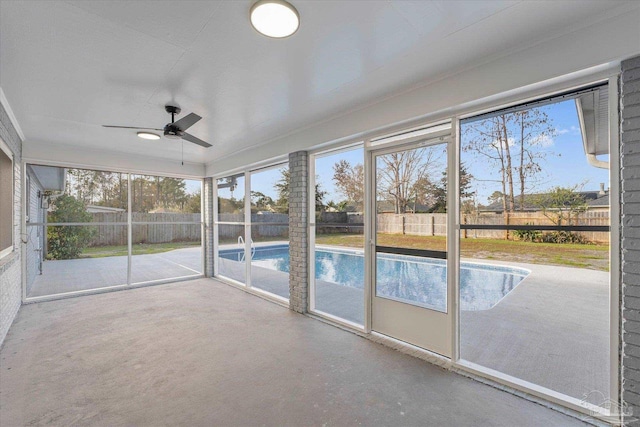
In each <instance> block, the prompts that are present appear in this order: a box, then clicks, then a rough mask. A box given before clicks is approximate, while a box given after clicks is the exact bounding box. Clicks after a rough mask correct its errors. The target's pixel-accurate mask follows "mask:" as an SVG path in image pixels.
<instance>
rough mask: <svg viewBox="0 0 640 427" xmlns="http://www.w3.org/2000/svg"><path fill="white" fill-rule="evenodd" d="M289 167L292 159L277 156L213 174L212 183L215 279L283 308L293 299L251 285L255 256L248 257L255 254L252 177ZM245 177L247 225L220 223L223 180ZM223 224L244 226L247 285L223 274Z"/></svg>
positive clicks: (245, 221)
mask: <svg viewBox="0 0 640 427" xmlns="http://www.w3.org/2000/svg"><path fill="white" fill-rule="evenodd" d="M285 165H286V166H287V168H288V167H289V163H288V157H283V156H281V157H277V158H273V159H271V160H269V161H265V162H259V163H255V164H252V165H248V166H245V167H242V168H236V169H232V170H229V171H226V172H223V173H219V174H216V175H213V176H212V177H211V180H212V184H211V186H212V200H213V221H212V223H213V230H214V232H213V235H214V242H213V268H214V270H213V277H214V278H216V279H218V280H220V281H222V282H224V283H227V284H229V285H231V286H234V287H236V288H238V289H242V290H243V291H245V292H247V293H250V294H253V295H256V296H259V297H261V298H264V299H266V300H269V301H272V302H274V303H276V304H279V305H282V306H284V307H289V299H288V298H283V297H281V296H279V295H276V294H272V293H271V292H267V291H264V290H262V289H260V288H256V287H255V286H252V285H251V257H247V256H246V254H250V253H251V225H252V224H251V177H252V175H254V174H255V173H259V172H261V171H264V170H267V169H273V168H277V167H282V166H285ZM240 174H242V176H243V177H244V190H245V197H244V221H243V222H229V221H219V220H218V214H219V212H218V180H219V179H221V178H226V177H229V176H233V175H240ZM221 224H226V225H237V226H241V225H242V226H244V242H245V283H242V282H240V281H238V280H234V279H232V278H230V277H227V276H224V275H222V274H220V268H219V266H220V262H219V260H220V257H219V233H218V226H219V225H221Z"/></svg>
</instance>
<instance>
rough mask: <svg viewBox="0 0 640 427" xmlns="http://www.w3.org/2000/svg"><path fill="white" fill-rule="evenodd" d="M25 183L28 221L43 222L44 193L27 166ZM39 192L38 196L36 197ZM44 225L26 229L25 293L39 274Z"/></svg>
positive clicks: (29, 289)
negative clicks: (27, 199) (27, 200)
mask: <svg viewBox="0 0 640 427" xmlns="http://www.w3.org/2000/svg"><path fill="white" fill-rule="evenodd" d="M25 185H28V186H29V191H28V192H27V197H29V203H28V204H27V207H26V212H27V216H28V220H27V221H28V222H27V224H28V223H30V222H31V223H43V222H44V212H45V211H44V209H42V208H41V206H42V205H41V200H42V199H41V197H42V194H44V191H43V190H42V187H41V186H40V185H39V183H38V180H37V179H36V178H35V176H33V175H32V174H31V172H30V171H29V168H27V182H26V183H25ZM38 192H40V197H38ZM44 233H45V230H44V227H42V226H32V227H27V229H26V239H25V240H26V242H27V243H26V246H27V248H26V258H27V263H26V264H27V271H26V274H27V282H26V286H27V295H28V294H29V291H31V285H32V284H33V281H34V280H35V278H36V276H37V275H38V274H40V266H41V262H42V254H43V250H44Z"/></svg>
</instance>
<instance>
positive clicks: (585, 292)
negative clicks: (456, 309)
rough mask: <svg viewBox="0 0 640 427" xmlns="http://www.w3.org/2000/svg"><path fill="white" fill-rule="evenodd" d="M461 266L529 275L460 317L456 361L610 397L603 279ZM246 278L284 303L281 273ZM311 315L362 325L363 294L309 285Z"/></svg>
mask: <svg viewBox="0 0 640 427" xmlns="http://www.w3.org/2000/svg"><path fill="white" fill-rule="evenodd" d="M220 261H221V263H222V264H221V271H223V272H224V273H226V275H227V277H230V278H233V279H236V280H238V279H239V278H240V277H242V280H244V276H242V275H241V274H242V272H243V271H244V269H243V268H242V267H243V266H242V265H238V264H239V263H237V262H234V261H230V260H222V259H221V260H220ZM461 261H462V262H473V263H477V264H486V265H502V266H509V267H519V268H525V269H527V270H530V271H531V274H529V275H528V276H527V277H526V278H525V279H524V280H523V281H522V282H521V283H520V284H519V285H518V286H516V287H515V288H514V289H513V290H511V291H510V292H509V293H508V294H507V295H506V296H505V297H504V298H502V299H501V300H500V301H499V302H498V303H497V304H496V305H495V306H494V307H493V308H491V309H488V310H479V311H465V310H462V311H461V313H460V354H461V358H462V359H464V360H466V361H469V362H472V363H475V364H477V365H480V366H483V367H486V368H490V369H493V370H495V371H498V372H502V373H505V374H507V375H511V376H513V377H516V378H519V379H522V380H525V381H528V382H530V383H533V384H537V385H541V386H543V387H546V388H549V389H551V390H554V391H557V392H560V393H562V394H565V395H568V396H571V397H573V398H576V399H578V400H582V399H585V401H587V402H589V403H592V404H596V405H597V404H601V403H602V399H603V396H605V397H608V396H609V371H608V366H609V273H607V272H602V271H595V270H587V269H582V268H571V267H559V266H549V265H539V264H525V263H510V262H504V261H494V260H491V261H489V260H479V259H462V260H461ZM252 272H253V273H252V276H254V277H255V276H258V277H260V280H259V283H257V284H255V283H254V286H255V287H258V288H260V289H262V290H265V291H267V292H271V293H273V294H276V295H279V296H283V297H285V298H286V297H287V296H288V292H289V289H288V286H289V285H288V275H287V274H286V273H283V272H279V271H273V270H267V269H264V268H260V267H255V266H253V267H252ZM315 307H316V310H319V311H322V312H325V313H328V314H330V315H333V316H337V317H340V318H343V319H346V320H349V321H351V322H354V323H358V324H362V323H363V319H364V292H363V291H362V290H361V289H356V288H351V287H346V286H340V285H336V284H334V283H330V282H324V281H316V301H315ZM586 307H588V309H586ZM600 393H602V394H600Z"/></svg>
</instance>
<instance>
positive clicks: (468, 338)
mask: <svg viewBox="0 0 640 427" xmlns="http://www.w3.org/2000/svg"><path fill="white" fill-rule="evenodd" d="M491 263H492V264H506V263H500V262H495V261H491ZM510 265H515V264H513V263H511V264H510ZM517 266H518V267H523V268H527V269H529V270H531V274H530V275H529V276H527V277H526V278H525V279H524V280H523V281H522V283H520V284H519V285H518V286H517V287H516V288H515V289H514V290H512V291H511V292H509V293H508V294H507V295H506V296H505V297H504V298H503V299H502V300H501V301H500V302H499V303H498V304H497V305H496V306H495V307H493V308H491V309H490V310H479V311H461V312H460V357H461V358H462V359H466V360H468V361H471V362H474V363H477V364H479V365H482V366H485V367H488V368H492V369H495V370H496V371H500V372H503V373H505V374H509V375H512V376H514V377H517V378H521V379H523V380H526V381H529V382H531V383H534V384H539V385H542V386H544V387H547V388H549V389H551V390H555V391H559V392H561V393H563V394H566V395H568V396H571V397H575V398H577V399H579V400H582V399H585V400H586V401H588V402H589V403H593V404H595V405H602V404H603V403H604V402H603V396H604V397H609V395H610V393H609V369H608V367H609V357H610V353H609V273H607V272H603V271H594V270H587V269H584V268H569V267H558V266H548V265H534V264H523V263H518V264H517Z"/></svg>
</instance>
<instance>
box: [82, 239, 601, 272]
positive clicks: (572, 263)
mask: <svg viewBox="0 0 640 427" xmlns="http://www.w3.org/2000/svg"><path fill="white" fill-rule="evenodd" d="M282 239H283V238H282V237H273V238H272V239H267V238H261V239H260V241H268V240H282ZM220 243H224V242H220ZM227 243H236V241H235V240H233V241H232V240H229V241H228V242H227ZM316 243H317V244H319V245H330V246H347V247H355V248H360V249H362V248H363V247H364V236H363V235H362V234H320V235H317V236H316ZM377 243H378V245H380V246H395V247H403V248H414V249H430V250H437V251H444V250H446V247H447V242H446V239H445V237H444V236H411V235H403V234H380V235H378V242H377ZM199 245H200V242H173V243H157V244H146V243H139V244H135V245H133V254H134V255H146V254H157V253H162V252H167V251H172V250H174V249H182V248H192V247H196V246H199ZM126 255H127V246H126V245H123V246H96V247H90V248H85V249H84V250H83V252H82V255H81V256H80V257H81V258H103V257H111V256H126ZM460 255H461V256H462V257H463V258H475V259H489V260H501V261H511V262H523V263H530V264H546V265H560V266H566V267H578V268H588V269H592V270H600V271H609V245H582V244H573V243H571V244H561V243H531V242H519V241H512V240H498V239H473V238H469V239H462V240H461V241H460Z"/></svg>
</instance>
